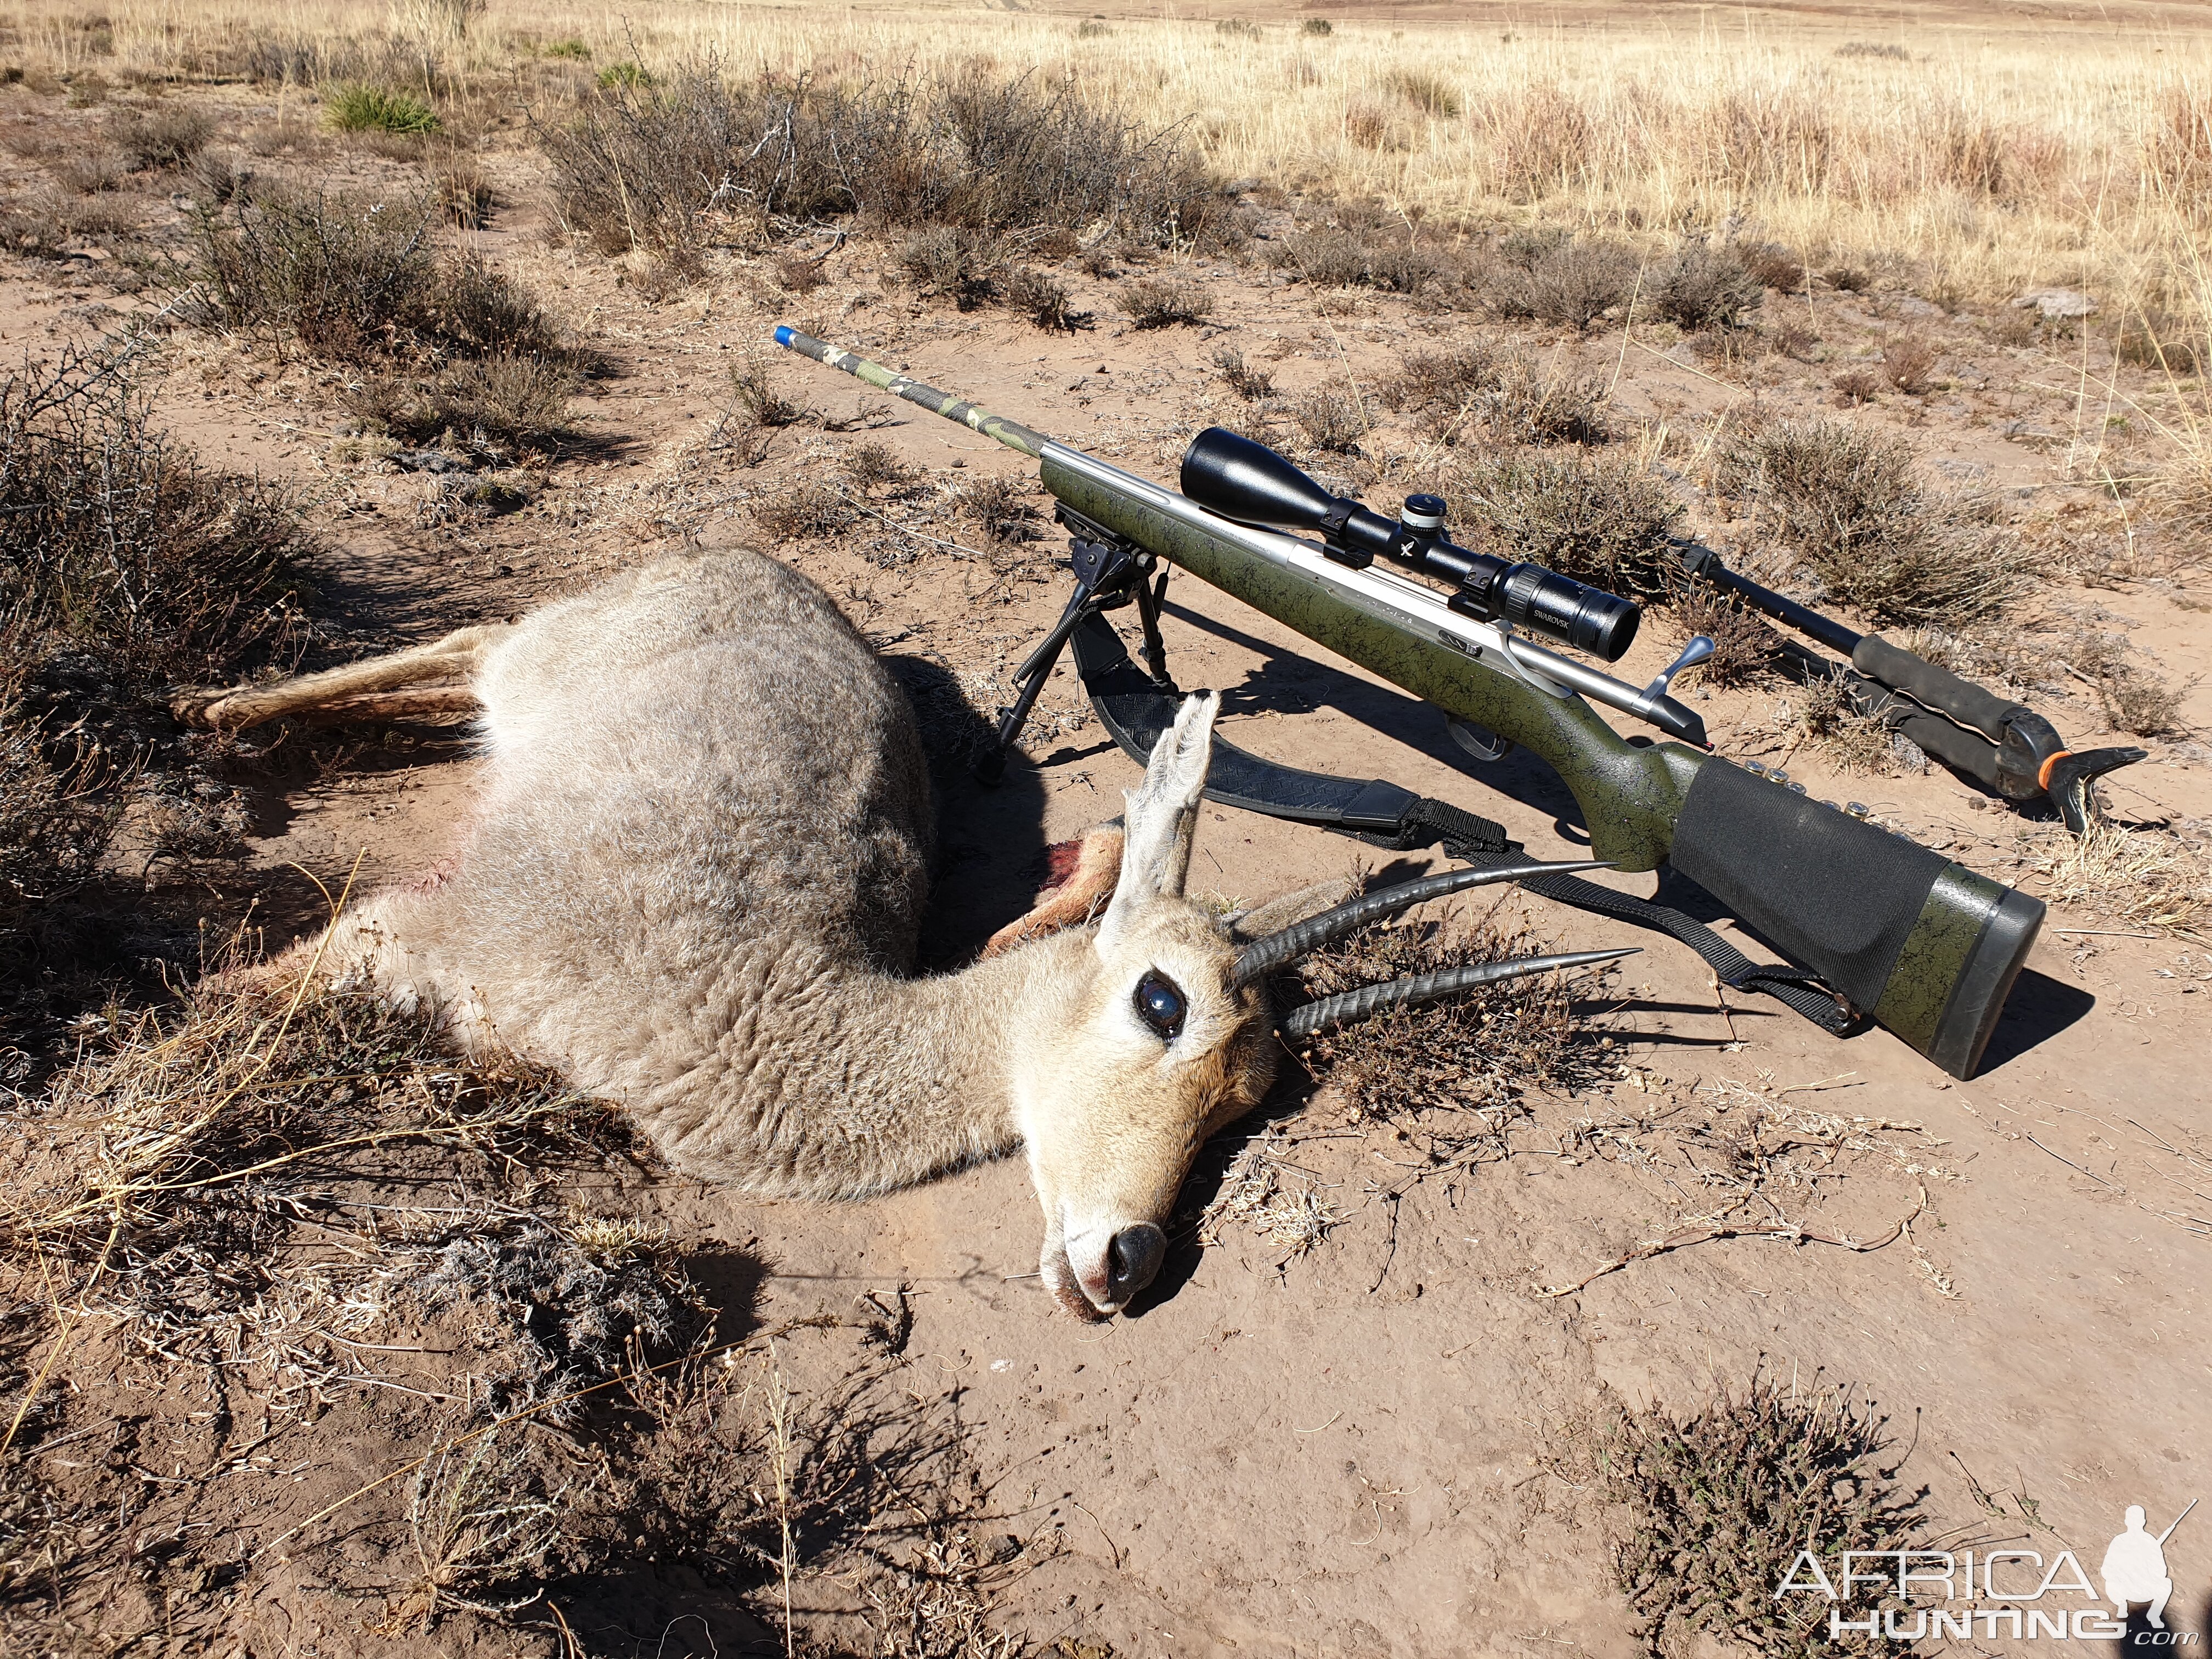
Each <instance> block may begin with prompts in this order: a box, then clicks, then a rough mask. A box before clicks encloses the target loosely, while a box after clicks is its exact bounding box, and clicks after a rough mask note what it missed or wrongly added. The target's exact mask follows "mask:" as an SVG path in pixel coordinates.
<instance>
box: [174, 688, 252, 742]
mask: <svg viewBox="0 0 2212 1659" xmlns="http://www.w3.org/2000/svg"><path fill="white" fill-rule="evenodd" d="M236 695H237V694H236V693H235V692H233V691H229V690H222V691H180V692H179V693H178V694H177V695H176V696H173V697H172V698H170V699H169V712H170V713H171V714H173V715H175V716H176V717H177V721H178V723H179V725H183V726H197V727H199V728H200V729H201V730H202V731H205V732H213V731H216V730H219V729H220V728H221V727H222V724H223V720H222V713H223V708H224V705H226V704H227V703H228V702H230V700H231V698H232V697H234V696H236Z"/></svg>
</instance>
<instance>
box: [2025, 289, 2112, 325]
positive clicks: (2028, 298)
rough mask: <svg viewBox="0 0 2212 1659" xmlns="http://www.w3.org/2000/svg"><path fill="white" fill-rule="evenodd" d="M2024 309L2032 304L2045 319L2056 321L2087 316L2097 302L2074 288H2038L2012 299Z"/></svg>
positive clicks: (2095, 306)
mask: <svg viewBox="0 0 2212 1659" xmlns="http://www.w3.org/2000/svg"><path fill="white" fill-rule="evenodd" d="M2013 304H2015V306H2018V307H2021V309H2022V310H2023V311H2025V310H2026V309H2027V308H2028V307H2031V306H2033V307H2034V308H2035V309H2036V310H2038V311H2039V312H2041V313H2043V315H2044V317H2045V319H2046V320H2047V321H2051V322H2058V321H2063V319H2067V318H2069V317H2087V315H2088V314H2089V313H2091V312H2093V311H2094V310H2095V309H2096V308H2097V302H2096V301H2094V300H2093V299H2091V298H2090V297H2089V296H2088V295H2086V294H2084V293H2082V292H2081V289H2075V288H2039V289H2036V290H2035V291H2034V292H2033V293H2032V294H2023V295H2021V296H2020V298H2018V299H2017V300H2015V301H2013Z"/></svg>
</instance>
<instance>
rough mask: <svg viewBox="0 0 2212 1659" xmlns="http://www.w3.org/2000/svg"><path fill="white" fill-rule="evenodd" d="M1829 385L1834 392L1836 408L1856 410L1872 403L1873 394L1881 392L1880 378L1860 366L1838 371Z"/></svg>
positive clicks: (1872, 371) (1868, 369)
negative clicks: (1862, 405) (1861, 405)
mask: <svg viewBox="0 0 2212 1659" xmlns="http://www.w3.org/2000/svg"><path fill="white" fill-rule="evenodd" d="M1829 385H1830V386H1831V387H1832V389H1833V390H1834V392H1835V394H1836V407H1837V408H1838V409H1857V407H1858V406H1859V405H1860V404H1866V403H1871V402H1873V401H1874V396H1875V393H1876V392H1880V391H1881V376H1880V375H1878V374H1875V372H1874V370H1872V369H1870V368H1864V367H1863V366H1862V367H1859V368H1844V369H1838V371H1837V372H1836V378H1835V379H1834V380H1832V381H1830V382H1829Z"/></svg>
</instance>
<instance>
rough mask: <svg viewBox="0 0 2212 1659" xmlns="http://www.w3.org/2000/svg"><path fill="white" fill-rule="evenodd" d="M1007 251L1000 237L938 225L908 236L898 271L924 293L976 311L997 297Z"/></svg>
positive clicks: (900, 256) (954, 226)
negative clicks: (903, 273) (905, 275)
mask: <svg viewBox="0 0 2212 1659" xmlns="http://www.w3.org/2000/svg"><path fill="white" fill-rule="evenodd" d="M899 268H900V269H901V270H903V271H904V272H905V273H906V274H907V276H908V278H910V279H911V280H912V281H913V283H915V286H916V287H917V288H919V289H921V290H922V292H923V293H925V294H934V295H938V296H939V297H940V298H943V299H947V300H950V301H952V302H953V303H954V304H955V305H956V306H957V307H959V308H960V309H961V310H963V311H973V310H974V309H975V307H977V306H979V305H981V304H983V303H984V302H985V301H987V300H989V299H991V298H993V297H994V296H995V295H997V293H998V291H999V276H1000V272H1001V271H1002V270H1005V268H1006V245H1005V243H1003V242H1001V241H1000V240H999V239H998V238H997V237H995V236H992V235H989V234H986V233H983V232H981V231H975V230H970V229H968V228H965V227H964V226H960V225H935V226H933V227H931V228H929V229H927V230H924V231H920V232H917V233H916V234H915V235H912V236H909V237H908V239H907V240H906V245H905V246H903V247H902V248H901V249H900V250H899Z"/></svg>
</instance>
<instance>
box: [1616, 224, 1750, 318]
mask: <svg viewBox="0 0 2212 1659" xmlns="http://www.w3.org/2000/svg"><path fill="white" fill-rule="evenodd" d="M1765 300H1766V289H1765V285H1764V284H1763V283H1760V281H1759V278H1758V277H1756V276H1753V275H1752V274H1751V272H1750V271H1748V270H1746V269H1745V268H1744V265H1743V262H1742V260H1741V259H1740V258H1737V257H1736V253H1735V249H1734V248H1733V247H1732V246H1729V245H1727V244H1723V245H1722V246H1718V247H1715V246H1712V245H1711V243H1708V242H1686V243H1685V244H1683V246H1680V247H1679V248H1677V249H1676V250H1675V251H1674V254H1673V256H1672V257H1671V258H1668V259H1667V260H1665V261H1664V262H1663V263H1662V264H1658V265H1656V266H1655V267H1654V268H1653V269H1652V270H1650V271H1649V272H1648V273H1646V275H1645V276H1644V301H1645V303H1647V304H1648V305H1649V306H1650V307H1651V309H1652V310H1653V311H1655V312H1656V313H1658V314H1659V315H1660V316H1662V317H1663V318H1665V319H1667V320H1668V322H1670V323H1673V324H1674V325H1675V326H1677V327H1678V328H1681V329H1684V330H1686V331H1692V332H1695V331H1699V330H1700V329H1711V328H1736V327H1740V326H1741V325H1742V322H1743V313H1746V312H1747V311H1756V310H1758V309H1759V307H1760V306H1761V305H1762V304H1764V303H1765Z"/></svg>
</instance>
